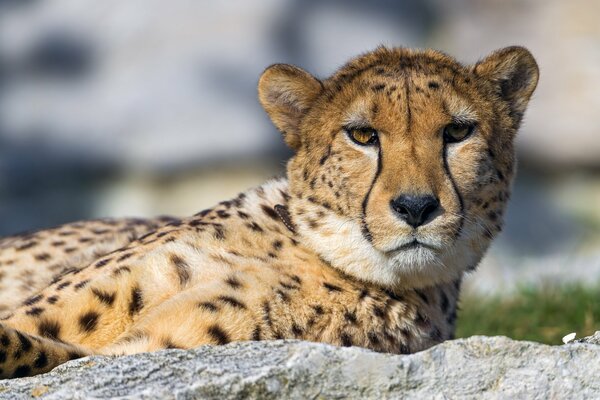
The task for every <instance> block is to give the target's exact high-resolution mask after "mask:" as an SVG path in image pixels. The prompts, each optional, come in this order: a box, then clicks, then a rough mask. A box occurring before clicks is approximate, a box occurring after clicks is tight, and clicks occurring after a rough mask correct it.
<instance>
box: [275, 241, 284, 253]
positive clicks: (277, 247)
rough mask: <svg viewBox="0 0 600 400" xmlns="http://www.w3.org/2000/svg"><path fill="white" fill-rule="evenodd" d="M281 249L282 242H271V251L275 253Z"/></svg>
mask: <svg viewBox="0 0 600 400" xmlns="http://www.w3.org/2000/svg"><path fill="white" fill-rule="evenodd" d="M282 247H283V242H282V241H281V240H276V241H274V242H273V249H275V250H276V251H278V250H281V248H282Z"/></svg>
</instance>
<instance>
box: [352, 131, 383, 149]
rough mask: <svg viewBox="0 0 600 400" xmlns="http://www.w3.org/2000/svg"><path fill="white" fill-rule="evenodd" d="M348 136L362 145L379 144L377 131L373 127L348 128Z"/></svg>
mask: <svg viewBox="0 0 600 400" xmlns="http://www.w3.org/2000/svg"><path fill="white" fill-rule="evenodd" d="M346 132H348V136H350V139H352V140H353V141H354V142H355V143H357V144H360V145H361V146H368V145H373V144H377V142H378V140H379V139H378V138H377V131H376V130H375V129H373V128H347V129H346Z"/></svg>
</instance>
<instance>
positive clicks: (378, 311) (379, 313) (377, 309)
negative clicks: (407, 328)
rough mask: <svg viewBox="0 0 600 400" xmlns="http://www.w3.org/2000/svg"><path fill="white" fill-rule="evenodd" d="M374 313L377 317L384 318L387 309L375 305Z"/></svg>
mask: <svg viewBox="0 0 600 400" xmlns="http://www.w3.org/2000/svg"><path fill="white" fill-rule="evenodd" d="M373 314H375V316H376V317H378V318H383V317H385V311H384V309H383V308H381V307H378V306H375V307H373Z"/></svg>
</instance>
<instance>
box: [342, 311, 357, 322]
mask: <svg viewBox="0 0 600 400" xmlns="http://www.w3.org/2000/svg"><path fill="white" fill-rule="evenodd" d="M344 318H345V319H346V321H348V322H350V323H351V324H356V323H357V322H358V320H357V319H356V314H354V313H353V312H351V311H346V312H345V313H344Z"/></svg>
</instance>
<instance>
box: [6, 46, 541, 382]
mask: <svg viewBox="0 0 600 400" xmlns="http://www.w3.org/2000/svg"><path fill="white" fill-rule="evenodd" d="M536 83H537V67H536V65H535V61H534V60H533V58H532V57H531V55H530V54H529V53H528V52H527V51H526V50H524V49H522V48H516V47H515V48H507V49H504V50H501V51H500V52H497V53H493V54H492V55H490V56H489V57H488V58H486V59H484V60H483V61H482V62H480V63H478V64H476V65H475V66H472V67H464V66H462V65H460V64H458V63H457V62H456V61H455V60H453V59H452V58H450V57H448V56H446V55H443V54H441V53H439V52H435V51H431V50H427V51H414V50H408V49H386V48H379V49H377V50H375V51H373V52H371V53H367V54H365V55H363V56H360V57H357V58H356V59H354V60H352V61H350V62H349V63H348V64H347V65H345V66H344V67H342V68H341V69H340V70H339V71H338V72H336V74H334V75H333V76H332V77H330V78H329V79H326V80H324V81H319V80H317V79H316V78H314V77H312V76H311V75H310V74H308V73H307V72H305V71H302V70H301V69H299V68H297V67H292V66H288V65H281V64H279V65H275V66H272V67H270V68H269V69H267V70H266V71H265V73H264V74H263V76H262V77H261V79H260V82H259V99H260V101H261V103H262V105H263V106H264V108H265V109H266V111H267V112H268V113H269V115H270V116H271V119H272V120H273V122H274V123H275V125H276V126H277V127H278V128H279V129H280V130H282V132H283V134H284V137H285V140H286V142H287V143H288V144H289V145H290V146H291V147H292V148H293V149H294V150H296V155H295V156H294V157H293V158H292V159H291V160H290V162H289V164H288V174H287V175H288V176H287V179H280V180H276V181H272V182H269V183H266V184H265V185H263V186H261V187H259V188H256V189H253V190H250V191H248V192H245V193H243V194H241V195H240V196H239V197H237V198H236V199H233V200H230V201H226V202H223V203H221V204H219V205H218V206H216V207H214V208H212V209H210V210H206V211H204V212H201V213H199V214H197V215H195V216H193V217H190V218H186V219H183V220H169V221H166V220H160V221H113V222H110V223H107V222H99V221H96V222H88V223H80V224H79V225H71V226H68V227H60V228H57V229H54V230H48V231H42V232H40V233H37V234H33V235H28V236H20V237H13V238H7V239H4V240H3V241H1V242H0V288H2V293H1V294H0V310H2V307H4V309H12V311H11V312H10V313H8V314H5V317H4V320H3V322H2V324H1V325H0V376H1V377H15V376H24V375H33V374H37V373H42V372H45V371H48V370H50V369H51V368H53V367H54V366H56V365H58V364H60V363H62V362H64V361H65V360H67V359H70V358H73V357H79V356H83V355H86V354H93V353H98V354H131V353H137V352H143V351H152V350H158V349H163V348H193V347H196V346H199V345H203V344H225V343H228V342H231V341H240V340H265V339H280V338H298V339H304V340H311V341H320V342H326V343H332V344H336V345H342V346H350V345H356V346H362V347H367V348H371V349H374V350H376V351H385V352H392V353H410V352H415V351H419V350H423V349H425V348H428V347H430V346H432V345H434V344H436V343H439V342H441V341H443V340H445V339H448V338H451V337H452V336H453V333H454V323H455V319H456V302H457V299H458V294H459V288H460V282H461V279H462V274H463V273H464V272H465V271H468V270H472V269H474V268H475V266H476V265H477V263H478V262H479V260H480V259H481V257H482V256H483V254H484V252H485V250H486V248H487V246H488V245H489V242H490V240H491V239H492V238H493V236H494V235H495V234H496V233H497V232H498V231H499V230H500V228H501V220H502V213H503V211H504V207H505V205H506V202H507V200H508V197H509V193H510V182H511V180H512V176H513V175H514V152H513V138H514V135H515V133H516V130H517V128H518V126H519V124H520V122H521V118H522V115H523V113H524V111H525V107H526V104H527V101H528V99H529V98H530V96H531V94H532V92H533V90H534V89H535V86H536ZM461 118H463V119H470V120H474V121H476V123H477V128H476V130H475V132H474V133H473V135H472V136H471V137H469V138H468V139H466V140H465V141H463V142H460V143H452V144H444V142H443V140H442V137H441V133H440V132H441V130H442V129H443V127H444V126H446V125H447V124H448V123H450V122H452V120H456V119H461ZM356 123H360V124H368V125H369V126H370V127H372V128H374V129H376V130H377V132H378V134H379V138H380V142H379V144H378V146H376V147H363V146H359V145H357V144H356V143H354V142H352V141H351V140H350V139H349V138H348V135H347V134H346V132H345V127H346V126H348V124H356ZM402 193H417V194H423V193H433V194H435V195H436V196H437V197H439V199H440V202H441V211H440V212H439V213H438V214H437V215H435V216H434V218H432V220H431V221H429V222H428V223H426V224H423V225H421V226H419V227H418V228H412V227H410V226H408V225H407V224H406V223H404V222H403V221H402V220H401V219H399V218H398V217H397V216H396V215H394V213H393V212H392V211H391V208H390V201H391V199H393V198H395V197H396V196H398V195H399V194H402ZM65 231H67V232H69V231H73V232H74V233H70V234H69V235H66V236H65V235H64V232H65ZM145 232H148V234H146V235H145V236H143V237H139V236H140V235H143V234H144V233H145ZM64 237H69V239H68V241H69V242H68V243H66V240H65V239H64ZM82 238H89V239H91V240H83V241H82V240H81V239H82ZM413 238H416V239H418V240H420V241H422V242H423V243H426V244H427V246H418V247H416V248H410V249H405V250H402V249H401V247H402V246H403V245H404V244H406V243H407V242H410V241H411V240H412V239H413ZM61 242H65V243H62V244H61ZM57 243H58V244H57ZM66 246H69V248H75V249H74V250H71V251H70V252H67V251H66V250H65V249H66ZM40 254H41V255H43V256H41V257H40ZM69 254H71V255H69ZM23 271H26V272H23ZM53 279H54V280H53ZM4 293H7V295H4ZM24 296H30V297H29V298H27V299H25V300H23V299H24ZM17 302H19V303H20V305H19V306H15V304H16V303H17ZM19 335H20V336H19ZM23 338H24V339H23Z"/></svg>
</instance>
